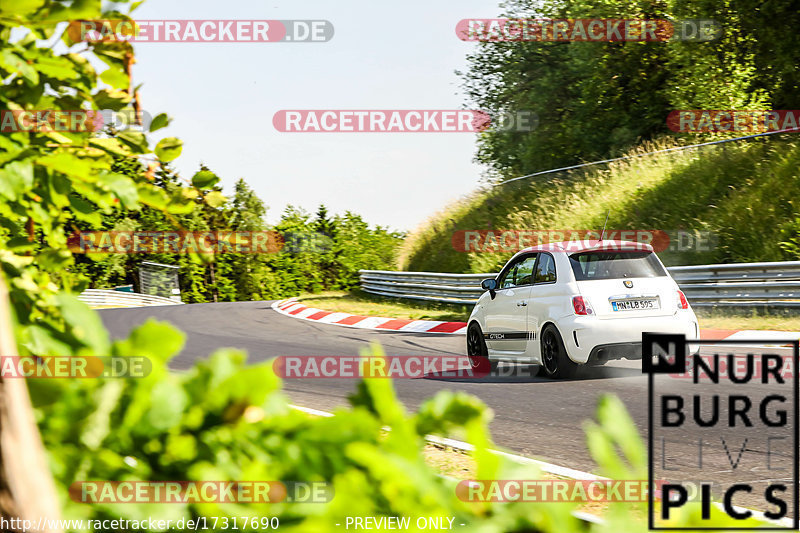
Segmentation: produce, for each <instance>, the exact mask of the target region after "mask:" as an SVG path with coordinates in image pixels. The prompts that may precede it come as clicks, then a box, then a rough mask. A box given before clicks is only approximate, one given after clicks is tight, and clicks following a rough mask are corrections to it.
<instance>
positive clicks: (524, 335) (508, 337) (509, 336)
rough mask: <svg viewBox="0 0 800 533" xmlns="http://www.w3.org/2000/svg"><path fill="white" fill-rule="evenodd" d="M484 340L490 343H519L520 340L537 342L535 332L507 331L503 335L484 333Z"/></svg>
mask: <svg viewBox="0 0 800 533" xmlns="http://www.w3.org/2000/svg"><path fill="white" fill-rule="evenodd" d="M483 338H484V339H486V340H488V341H517V340H520V339H525V340H535V339H536V332H535V331H507V332H503V333H484V334H483Z"/></svg>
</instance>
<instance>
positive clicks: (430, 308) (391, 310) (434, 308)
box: [298, 290, 472, 322]
mask: <svg viewBox="0 0 800 533" xmlns="http://www.w3.org/2000/svg"><path fill="white" fill-rule="evenodd" d="M298 300H299V301H300V302H302V303H303V304H305V305H307V306H309V307H316V308H317V309H322V310H325V311H338V312H342V313H351V314H353V315H364V316H381V317H388V318H405V319H410V320H443V321H445V322H466V320H467V318H469V314H470V312H471V311H472V306H467V305H449V304H438V303H427V302H424V301H417V300H400V299H394V298H384V297H381V296H376V295H372V294H369V293H366V292H363V291H359V290H355V291H351V292H340V291H331V292H323V293H319V294H304V295H302V296H300V297H299V298H298Z"/></svg>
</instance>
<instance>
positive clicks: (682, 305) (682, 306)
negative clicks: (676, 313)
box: [678, 291, 689, 309]
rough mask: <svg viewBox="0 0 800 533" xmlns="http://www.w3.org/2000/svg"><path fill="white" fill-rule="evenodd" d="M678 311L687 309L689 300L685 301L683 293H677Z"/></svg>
mask: <svg viewBox="0 0 800 533" xmlns="http://www.w3.org/2000/svg"><path fill="white" fill-rule="evenodd" d="M678 309H689V300H687V299H686V295H685V294H683V291H678Z"/></svg>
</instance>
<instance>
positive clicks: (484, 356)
mask: <svg viewBox="0 0 800 533" xmlns="http://www.w3.org/2000/svg"><path fill="white" fill-rule="evenodd" d="M467 357H468V358H469V364H470V366H471V367H472V368H474V369H476V370H478V371H480V372H486V373H489V372H491V371H492V370H494V369H495V368H497V363H493V362H491V361H489V350H487V348H486V341H485V340H484V339H483V332H482V331H481V327H480V326H479V325H478V324H475V323H474V322H473V323H472V325H470V327H469V329H467Z"/></svg>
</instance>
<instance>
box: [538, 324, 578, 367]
mask: <svg viewBox="0 0 800 533" xmlns="http://www.w3.org/2000/svg"><path fill="white" fill-rule="evenodd" d="M541 347H542V364H541V366H540V367H539V374H540V375H544V376H547V377H548V378H553V379H563V378H571V377H573V376H574V375H575V373H576V372H577V370H578V364H577V363H575V362H573V361H572V359H570V358H569V356H568V355H567V350H566V348H564V341H563V340H561V335H560V334H559V333H558V330H557V329H556V327H555V326H554V325H552V324H548V325H547V326H546V327H545V328H544V329H543V330H542V337H541Z"/></svg>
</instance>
